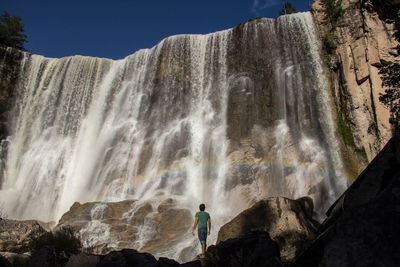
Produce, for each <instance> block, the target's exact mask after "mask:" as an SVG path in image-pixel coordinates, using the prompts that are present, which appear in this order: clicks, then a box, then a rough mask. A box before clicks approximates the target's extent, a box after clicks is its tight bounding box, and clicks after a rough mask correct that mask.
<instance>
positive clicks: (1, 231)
mask: <svg viewBox="0 0 400 267" xmlns="http://www.w3.org/2000/svg"><path fill="white" fill-rule="evenodd" d="M45 232H46V230H45V229H44V228H43V227H42V226H41V225H40V223H39V222H38V221H34V220H29V221H16V220H7V219H0V251H5V252H14V253H25V252H29V251H30V248H29V243H30V242H31V241H32V239H35V238H37V237H38V236H40V235H41V234H43V233H45Z"/></svg>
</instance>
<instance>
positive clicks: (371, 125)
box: [368, 121, 378, 134]
mask: <svg viewBox="0 0 400 267" xmlns="http://www.w3.org/2000/svg"><path fill="white" fill-rule="evenodd" d="M376 132H378V124H377V123H376V121H370V122H369V126H368V133H370V134H372V133H376Z"/></svg>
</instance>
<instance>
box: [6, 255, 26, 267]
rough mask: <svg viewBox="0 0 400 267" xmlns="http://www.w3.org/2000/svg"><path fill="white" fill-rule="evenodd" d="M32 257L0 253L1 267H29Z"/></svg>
mask: <svg viewBox="0 0 400 267" xmlns="http://www.w3.org/2000/svg"><path fill="white" fill-rule="evenodd" d="M29 258H30V256H29V255H27V254H18V253H12V252H0V266H18V267H24V266H28V261H29Z"/></svg>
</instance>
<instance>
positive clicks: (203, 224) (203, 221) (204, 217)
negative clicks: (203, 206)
mask: <svg viewBox="0 0 400 267" xmlns="http://www.w3.org/2000/svg"><path fill="white" fill-rule="evenodd" d="M194 217H195V218H199V221H198V223H197V227H198V228H207V221H208V219H209V218H210V214H208V213H207V212H205V211H199V212H197V213H196V215H195V216H194Z"/></svg>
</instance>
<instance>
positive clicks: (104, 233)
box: [57, 199, 193, 254]
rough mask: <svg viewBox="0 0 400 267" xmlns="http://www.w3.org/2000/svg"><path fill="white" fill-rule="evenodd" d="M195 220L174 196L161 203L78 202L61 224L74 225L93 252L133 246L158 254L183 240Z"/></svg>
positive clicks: (87, 248) (59, 225) (102, 252)
mask: <svg viewBox="0 0 400 267" xmlns="http://www.w3.org/2000/svg"><path fill="white" fill-rule="evenodd" d="M192 220H193V219H192V216H191V214H190V212H189V211H188V210H185V209H179V208H177V207H176V202H175V201H174V200H172V199H166V200H164V201H162V202H160V203H158V204H155V203H150V202H146V203H141V204H138V202H137V201H135V200H125V201H121V202H114V203H101V202H91V203H85V204H79V203H75V204H74V205H73V206H72V207H71V209H70V210H69V211H68V212H67V213H65V214H64V215H63V217H62V218H61V220H60V223H59V224H58V225H57V228H59V227H70V228H72V230H73V231H74V233H75V234H76V235H77V236H78V237H79V238H80V239H81V241H82V243H83V246H84V248H86V249H85V250H87V251H90V252H93V253H97V254H105V253H107V252H109V251H111V250H118V249H122V248H133V249H137V250H140V251H145V252H149V253H152V254H155V253H160V252H162V251H166V250H168V249H169V248H170V247H171V246H172V245H174V244H176V242H179V240H180V238H181V237H182V236H183V234H185V233H187V232H188V229H189V228H190V226H191V224H192ZM144 232H145V234H144ZM140 234H141V235H140Z"/></svg>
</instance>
